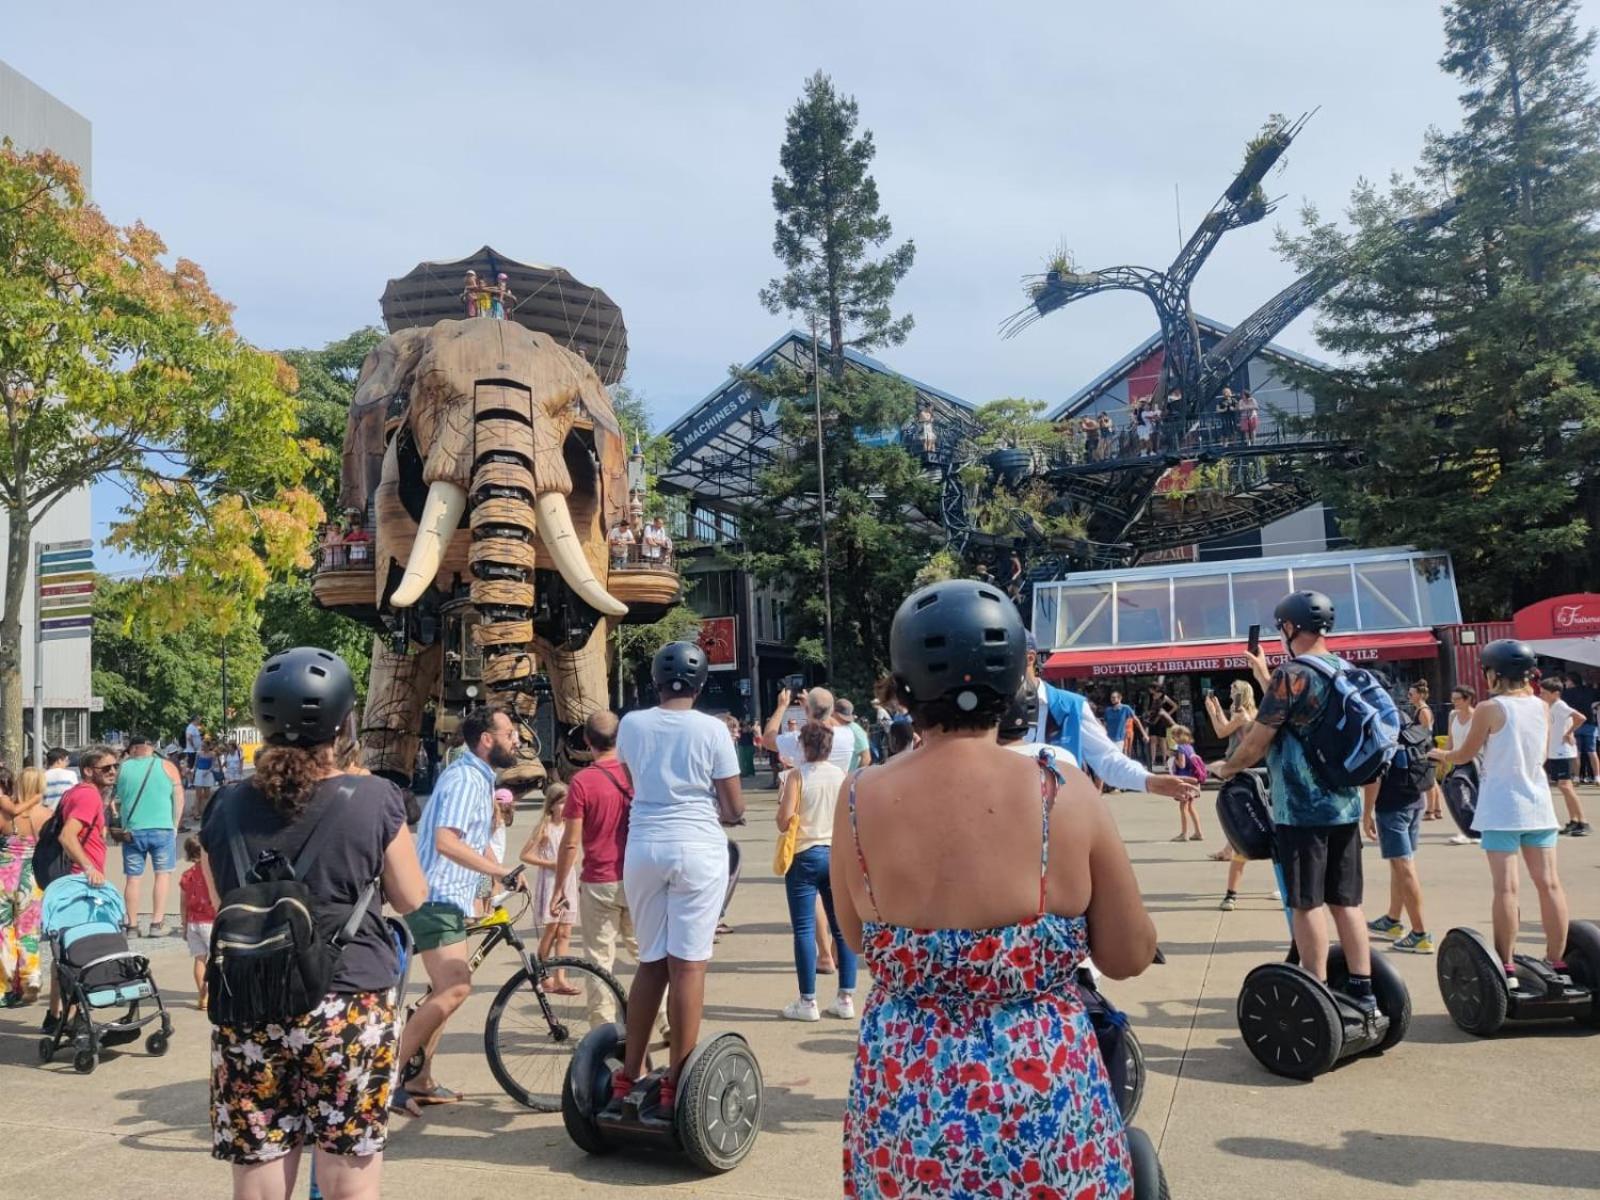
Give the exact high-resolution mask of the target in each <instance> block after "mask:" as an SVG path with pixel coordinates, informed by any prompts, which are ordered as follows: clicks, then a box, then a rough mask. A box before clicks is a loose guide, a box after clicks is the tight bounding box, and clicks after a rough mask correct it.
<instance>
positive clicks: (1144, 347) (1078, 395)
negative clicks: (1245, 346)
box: [1047, 313, 1333, 421]
mask: <svg viewBox="0 0 1600 1200" xmlns="http://www.w3.org/2000/svg"><path fill="white" fill-rule="evenodd" d="M1194 321H1195V324H1196V325H1198V326H1199V327H1200V329H1201V331H1202V332H1205V333H1210V334H1214V335H1215V336H1216V337H1218V338H1223V337H1226V336H1227V335H1228V334H1230V333H1232V332H1233V326H1232V325H1228V324H1225V323H1224V322H1222V321H1213V320H1212V319H1211V318H1210V317H1206V316H1202V315H1201V314H1199V313H1196V314H1195V317H1194ZM1159 345H1161V333H1160V331H1159V330H1157V331H1156V332H1155V333H1152V334H1151V335H1150V336H1149V337H1147V338H1145V340H1144V341H1142V342H1140V343H1139V344H1138V345H1137V346H1135V347H1134V348H1133V349H1132V350H1130V351H1128V353H1126V354H1124V355H1123V356H1122V357H1121V358H1119V359H1118V360H1117V361H1116V362H1114V363H1112V364H1111V365H1110V366H1109V367H1107V368H1106V369H1105V370H1104V371H1102V372H1100V374H1098V375H1096V376H1095V377H1094V378H1093V379H1091V380H1090V381H1089V382H1088V383H1086V384H1084V385H1083V386H1082V387H1081V388H1079V389H1078V390H1077V391H1075V392H1073V393H1072V395H1070V396H1068V397H1067V399H1066V400H1064V401H1062V402H1061V403H1060V404H1058V405H1057V406H1056V407H1055V408H1053V409H1051V410H1050V412H1049V413H1048V414H1047V418H1048V419H1049V420H1051V421H1059V420H1061V418H1063V417H1070V416H1076V415H1077V413H1078V412H1080V411H1081V410H1082V409H1085V408H1087V407H1088V406H1089V405H1090V404H1092V403H1094V402H1095V401H1096V400H1097V399H1099V398H1100V396H1101V394H1102V393H1104V392H1105V391H1106V389H1107V388H1110V387H1112V386H1113V385H1114V384H1116V383H1117V382H1118V381H1120V380H1121V379H1122V377H1123V376H1124V375H1126V374H1128V372H1130V371H1132V370H1133V368H1134V367H1136V366H1138V365H1139V363H1140V362H1142V361H1143V360H1144V358H1145V356H1146V355H1148V354H1149V353H1150V352H1151V351H1152V350H1154V349H1155V348H1156V347H1157V346H1159ZM1257 353H1258V354H1259V355H1264V356H1266V357H1267V358H1280V359H1284V360H1285V361H1287V362H1292V363H1294V364H1295V365H1297V366H1301V367H1310V368H1311V369H1313V370H1317V371H1331V370H1333V368H1332V367H1331V366H1330V365H1329V364H1327V363H1325V362H1321V361H1319V360H1317V359H1315V358H1309V357H1307V356H1306V355H1304V354H1300V353H1298V352H1297V351H1294V350H1290V349H1289V348H1288V347H1287V346H1280V345H1278V343H1277V342H1269V343H1267V345H1265V346H1263V347H1262V348H1261V349H1260V350H1259V351H1258V352H1257Z"/></svg>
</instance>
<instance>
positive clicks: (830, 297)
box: [761, 71, 917, 382]
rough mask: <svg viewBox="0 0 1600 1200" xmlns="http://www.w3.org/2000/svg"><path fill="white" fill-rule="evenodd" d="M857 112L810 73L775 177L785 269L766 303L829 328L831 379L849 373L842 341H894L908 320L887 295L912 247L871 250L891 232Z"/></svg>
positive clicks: (851, 101)
mask: <svg viewBox="0 0 1600 1200" xmlns="http://www.w3.org/2000/svg"><path fill="white" fill-rule="evenodd" d="M858 119H859V112H858V109H857V106H856V102H855V98H854V97H853V96H841V95H839V94H838V93H837V92H836V91H834V88H833V81H832V80H831V79H829V78H828V76H826V75H824V74H823V73H822V72H821V71H818V72H817V73H816V74H815V75H813V76H812V77H811V78H810V79H808V80H806V83H805V90H804V91H803V92H802V93H801V96H800V99H799V101H798V102H797V103H796V104H795V106H794V107H793V108H792V109H790V110H789V118H788V124H787V133H786V136H785V137H784V142H783V148H782V149H781V150H780V151H779V152H778V162H779V164H780V166H781V167H782V168H783V171H782V174H780V175H777V176H775V177H774V178H773V180H772V204H773V207H774V208H776V209H777V210H778V221H777V229H776V233H775V235H774V237H773V242H772V252H773V253H774V254H776V255H777V256H778V258H779V259H780V260H782V262H783V265H784V269H785V273H784V274H783V275H782V276H780V277H779V278H777V279H774V280H772V281H771V282H770V283H769V284H767V286H766V287H764V288H762V289H761V302H762V303H763V304H765V305H766V306H767V309H768V311H770V312H774V313H782V312H788V313H800V314H802V315H803V316H804V317H805V319H806V320H807V322H808V323H810V324H811V325H812V326H814V327H822V328H826V330H827V334H828V362H829V367H830V374H831V375H832V376H833V378H834V381H835V382H839V381H841V380H843V378H844V361H845V360H844V351H845V347H846V346H859V347H861V348H862V349H871V348H872V347H874V346H898V345H899V344H900V343H901V342H903V341H905V340H906V335H907V334H908V333H910V332H911V326H912V318H911V316H910V315H909V314H907V315H905V316H902V317H899V318H898V319H897V318H896V317H895V316H894V315H893V313H892V312H891V310H890V303H891V301H892V300H893V299H894V290H895V287H896V286H897V285H898V284H899V282H900V280H901V279H902V278H904V277H905V274H906V272H907V271H909V270H910V269H911V263H912V261H913V259H915V258H916V253H917V250H916V246H915V245H914V244H913V243H911V242H909V241H908V242H903V243H902V244H901V245H899V246H897V247H895V248H894V249H893V250H890V251H888V252H887V253H886V254H884V255H883V256H882V257H881V258H878V259H876V260H874V259H871V258H869V253H870V250H871V248H873V247H878V246H882V245H883V244H884V243H885V242H887V241H888V240H889V238H890V236H891V234H892V233H893V232H894V230H893V227H892V226H891V225H890V223H889V218H888V217H886V216H884V215H883V214H882V213H881V212H879V211H878V185H877V182H876V181H875V180H874V179H873V178H872V176H871V175H870V174H868V172H867V168H868V167H869V166H871V164H872V159H873V156H874V155H876V154H877V147H876V146H874V145H873V142H872V132H871V130H865V131H863V132H862V133H861V135H860V136H859V137H857V136H856V123H857V120H858Z"/></svg>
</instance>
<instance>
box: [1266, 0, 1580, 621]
mask: <svg viewBox="0 0 1600 1200" xmlns="http://www.w3.org/2000/svg"><path fill="white" fill-rule="evenodd" d="M1577 12H1578V5H1577V4H1576V3H1575V2H1573V0H1460V2H1457V3H1452V4H1449V5H1447V6H1446V8H1445V13H1444V20H1445V31H1446V34H1447V37H1448V49H1447V52H1446V54H1445V57H1444V59H1443V60H1442V65H1443V66H1444V68H1445V69H1446V70H1447V71H1449V72H1451V73H1452V74H1453V75H1455V76H1456V77H1457V78H1458V79H1459V80H1460V81H1461V83H1462V85H1463V88H1464V90H1463V92H1462V93H1461V102H1462V107H1463V125H1462V128H1461V129H1460V130H1459V131H1458V132H1456V133H1453V134H1449V135H1445V134H1440V133H1434V134H1432V135H1430V137H1429V139H1428V141H1427V144H1426V147H1425V151H1424V155H1423V161H1422V164H1421V167H1420V169H1419V170H1418V171H1417V172H1416V175H1415V177H1414V178H1411V179H1400V178H1395V179H1391V180H1390V182H1389V185H1388V187H1387V188H1386V189H1382V190H1380V189H1379V188H1377V187H1375V186H1373V185H1372V184H1370V183H1366V182H1363V183H1362V184H1360V185H1359V186H1358V187H1357V189H1356V190H1355V193H1354V195H1353V197H1352V200H1351V205H1350V210H1349V214H1348V215H1349V218H1350V222H1351V224H1352V225H1353V226H1354V231H1353V233H1346V232H1344V231H1343V230H1341V229H1340V228H1338V227H1337V226H1336V225H1334V224H1333V223H1332V222H1330V221H1325V220H1323V219H1322V218H1321V217H1320V215H1319V214H1318V213H1317V212H1316V211H1315V210H1314V209H1310V208H1308V209H1307V210H1306V211H1305V213H1304V214H1303V221H1302V228H1301V230H1300V231H1299V233H1298V234H1296V235H1288V234H1283V235H1280V247H1281V249H1282V251H1283V252H1284V254H1285V255H1286V257H1288V258H1289V259H1290V260H1291V261H1293V262H1294V263H1295V265H1296V266H1297V267H1298V268H1299V269H1301V270H1310V269H1316V268H1332V269H1338V270H1341V271H1343V270H1345V269H1348V267H1349V266H1351V265H1353V266H1354V267H1355V268H1356V270H1355V274H1354V275H1353V276H1352V278H1351V279H1350V282H1349V283H1348V284H1347V285H1346V286H1344V287H1342V288H1341V289H1339V290H1337V291H1335V292H1333V293H1331V294H1330V295H1329V297H1328V298H1327V299H1326V300H1324V302H1323V304H1322V306H1321V309H1320V314H1319V320H1318V323H1317V334H1318V337H1319V338H1320V340H1321V341H1322V343H1323V344H1324V345H1325V346H1327V347H1328V348H1330V349H1331V350H1333V351H1335V352H1337V353H1338V354H1340V355H1341V356H1344V358H1345V359H1346V360H1347V361H1349V362H1350V363H1351V364H1352V365H1351V366H1350V367H1349V368H1348V369H1346V370H1342V371H1339V372H1337V373H1336V374H1335V375H1333V376H1332V377H1325V378H1323V379H1320V380H1318V379H1313V380H1311V381H1310V384H1311V387H1312V388H1313V389H1314V391H1315V392H1316V394H1317V397H1318V406H1319V413H1320V419H1319V423H1320V424H1321V425H1322V426H1323V427H1324V428H1325V429H1326V430H1327V431H1328V432H1330V433H1332V434H1333V435H1335V436H1338V437H1342V438H1346V439H1348V440H1350V441H1351V442H1352V443H1353V444H1354V445H1356V446H1357V447H1358V448H1359V449H1360V450H1361V452H1362V453H1361V458H1360V461H1359V462H1357V463H1355V464H1354V465H1351V466H1348V467H1341V469H1339V470H1337V471H1329V472H1327V473H1326V475H1325V477H1324V478H1323V479H1322V480H1321V483H1322V485H1323V487H1324V488H1325V490H1326V493H1327V495H1328V497H1329V499H1330V500H1331V501H1332V502H1333V503H1334V505H1335V506H1336V508H1337V510H1338V512H1339V515H1340V519H1341V521H1342V523H1343V524H1344V527H1345V531H1346V533H1347V534H1349V535H1350V536H1352V537H1353V538H1355V539H1356V540H1357V541H1358V542H1359V543H1361V544H1365V545H1389V544H1397V543H1412V544H1415V545H1418V546H1422V547H1425V548H1429V549H1434V548H1437V549H1443V550H1448V551H1450V553H1451V554H1452V555H1453V557H1454V559H1455V563H1456V569H1457V574H1458V579H1459V584H1460V588H1461V593H1462V596H1463V600H1464V603H1465V607H1466V609H1467V612H1468V615H1469V617H1482V618H1488V617H1504V616H1506V615H1508V614H1509V612H1510V611H1511V610H1512V609H1513V608H1514V607H1516V606H1519V605H1521V604H1523V603H1526V602H1528V601H1530V600H1534V599H1538V598H1541V597H1544V596H1548V595H1552V594H1556V593H1559V592H1564V591H1578V590H1582V589H1583V588H1586V587H1589V586H1592V585H1593V582H1594V580H1595V579H1596V578H1597V577H1600V549H1597V543H1596V540H1595V537H1594V531H1595V529H1596V527H1597V523H1600V289H1596V287H1595V278H1596V271H1597V269H1600V221H1597V218H1600V106H1597V105H1596V103H1595V97H1594V91H1593V88H1592V85H1591V83H1590V81H1589V79H1588V76H1587V69H1588V61H1589V57H1590V55H1591V54H1592V52H1593V50H1594V46H1595V38H1594V35H1593V34H1592V33H1588V34H1581V35H1580V33H1579V32H1578V28H1577ZM1450 195H1455V196H1457V197H1459V201H1460V208H1459V212H1458V214H1457V215H1456V217H1455V219H1454V220H1453V221H1451V222H1450V223H1448V224H1446V225H1443V226H1442V227H1440V228H1439V229H1437V230H1435V231H1433V232H1431V233H1428V232H1424V231H1419V230H1417V229H1416V228H1415V227H1414V226H1412V227H1410V228H1403V229H1402V230H1401V231H1400V232H1396V233H1391V232H1390V229H1391V227H1392V226H1393V225H1394V224H1395V222H1397V221H1399V220H1401V219H1402V218H1407V217H1414V216H1415V215H1416V214H1418V213H1421V212H1424V211H1426V210H1428V209H1430V208H1432V207H1434V206H1435V205H1437V204H1438V203H1439V202H1440V201H1441V200H1443V199H1445V198H1446V197H1448V196H1450Z"/></svg>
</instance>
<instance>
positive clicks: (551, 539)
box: [533, 492, 628, 617]
mask: <svg viewBox="0 0 1600 1200" xmlns="http://www.w3.org/2000/svg"><path fill="white" fill-rule="evenodd" d="M533 508H534V512H535V514H536V515H537V520H538V522H539V538H540V540H541V541H543V542H544V546H545V549H546V550H548V551H549V552H550V557H551V559H552V560H554V562H555V564H556V570H557V571H559V572H561V578H562V579H565V580H566V581H567V586H568V587H570V588H571V589H572V590H573V591H574V592H576V593H577V594H578V596H579V597H580V598H581V599H582V600H583V601H584V603H586V604H587V605H588V606H589V607H590V608H593V609H595V610H597V611H599V612H602V613H604V614H605V615H606V616H608V617H622V616H626V615H627V613H628V606H627V605H626V604H624V603H623V602H622V601H620V600H618V599H617V598H616V597H615V596H613V595H612V594H611V593H610V592H608V591H606V590H605V588H603V587H601V586H600V581H599V580H598V579H596V578H595V577H594V570H593V568H591V567H590V566H589V560H588V559H587V558H585V557H584V553H583V544H582V543H581V542H579V541H578V531H577V530H576V529H574V528H573V527H572V513H571V512H570V511H569V510H568V508H567V498H566V497H565V496H563V495H562V494H561V493H560V492H545V493H543V494H542V495H540V496H539V497H538V499H536V500H535V501H534V502H533Z"/></svg>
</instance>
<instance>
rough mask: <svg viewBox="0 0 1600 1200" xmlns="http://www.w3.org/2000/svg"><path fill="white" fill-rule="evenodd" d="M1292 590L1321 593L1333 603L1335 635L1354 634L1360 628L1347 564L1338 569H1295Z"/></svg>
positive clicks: (1353, 588)
mask: <svg viewBox="0 0 1600 1200" xmlns="http://www.w3.org/2000/svg"><path fill="white" fill-rule="evenodd" d="M1294 590H1295V591H1297V592H1321V593H1322V594H1323V595H1325V596H1327V597H1328V599H1330V600H1332V601H1333V612H1334V617H1335V621H1334V626H1333V628H1334V631H1335V632H1336V633H1354V632H1355V631H1356V630H1358V629H1360V628H1361V626H1360V624H1359V623H1358V622H1357V621H1356V593H1355V585H1354V584H1353V583H1352V582H1351V580H1350V565H1349V564H1348V563H1346V564H1345V565H1344V566H1339V567H1296V568H1295V569H1294ZM1365 607H1366V606H1365V605H1362V608H1363V609H1365Z"/></svg>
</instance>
